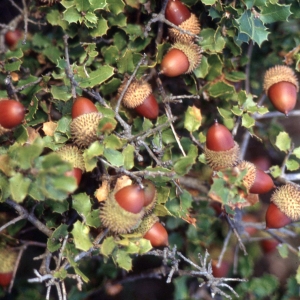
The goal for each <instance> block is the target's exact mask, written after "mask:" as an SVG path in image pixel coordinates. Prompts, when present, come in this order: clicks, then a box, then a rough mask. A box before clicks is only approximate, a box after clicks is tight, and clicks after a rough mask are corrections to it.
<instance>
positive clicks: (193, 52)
mask: <svg viewBox="0 0 300 300" xmlns="http://www.w3.org/2000/svg"><path fill="white" fill-rule="evenodd" d="M165 17H166V19H167V20H168V21H170V22H171V23H173V24H175V25H177V26H178V27H180V29H181V30H183V31H188V32H190V33H192V34H193V35H190V34H187V33H184V32H181V31H180V30H178V29H176V28H170V29H169V36H170V38H171V40H172V41H173V42H174V44H173V45H172V47H171V48H170V50H169V51H168V53H167V54H166V55H165V56H164V57H163V59H162V62H161V71H160V73H161V74H164V75H165V76H168V77H176V76H179V75H182V74H188V73H191V72H192V71H193V70H195V68H196V67H197V66H198V65H199V64H200V61H201V48H200V47H199V46H198V45H197V44H195V43H194V41H195V35H198V34H199V33H200V31H201V28H200V23H199V20H198V18H197V17H196V16H195V15H194V14H193V13H191V12H190V11H189V9H188V8H187V7H186V6H185V5H184V4H183V3H182V2H181V1H179V0H169V1H168V3H167V7H166V12H165Z"/></svg>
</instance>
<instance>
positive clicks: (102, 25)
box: [90, 18, 108, 38]
mask: <svg viewBox="0 0 300 300" xmlns="http://www.w3.org/2000/svg"><path fill="white" fill-rule="evenodd" d="M107 30H108V25H107V20H105V19H104V18H99V19H98V22H97V25H96V27H95V28H93V29H92V30H90V35H91V36H92V37H94V38H95V37H100V36H103V35H104V34H106V32H107Z"/></svg>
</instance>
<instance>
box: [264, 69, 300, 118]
mask: <svg viewBox="0 0 300 300" xmlns="http://www.w3.org/2000/svg"><path fill="white" fill-rule="evenodd" d="M264 90H265V92H266V94H267V95H268V97H269V99H270V100H271V102H272V104H273V105H274V107H275V108H276V109H277V110H278V111H280V112H282V113H284V114H285V115H288V113H289V112H290V111H291V110H292V109H293V108H294V107H295V105H296V102H297V92H298V91H299V85H298V80H297V77H296V75H295V73H294V71H293V70H292V69H291V68H290V67H288V66H275V67H272V68H270V69H269V70H267V72H266V74H265V77H264Z"/></svg>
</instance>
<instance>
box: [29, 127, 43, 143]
mask: <svg viewBox="0 0 300 300" xmlns="http://www.w3.org/2000/svg"><path fill="white" fill-rule="evenodd" d="M27 133H28V139H27V144H29V145H31V144H32V143H33V141H34V140H35V139H36V138H38V137H40V134H39V133H38V132H37V131H36V130H35V129H34V128H32V127H28V128H27Z"/></svg>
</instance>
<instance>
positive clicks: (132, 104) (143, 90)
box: [118, 79, 159, 120]
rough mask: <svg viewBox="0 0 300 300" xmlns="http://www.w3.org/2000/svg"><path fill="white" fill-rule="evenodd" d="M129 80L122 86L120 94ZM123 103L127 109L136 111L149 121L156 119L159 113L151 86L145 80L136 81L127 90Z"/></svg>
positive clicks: (119, 90)
mask: <svg viewBox="0 0 300 300" xmlns="http://www.w3.org/2000/svg"><path fill="white" fill-rule="evenodd" d="M126 84H127V80H124V82H123V83H122V84H121V86H120V87H119V89H118V94H119V96H120V94H121V93H122V91H123V90H124V88H125V86H126ZM122 103H123V104H124V106H125V107H128V108H130V109H134V110H135V111H136V112H137V113H138V114H139V115H141V116H143V117H145V118H147V119H151V120H152V119H156V118H157V116H158V113H159V107H158V103H157V101H156V98H155V97H154V95H153V94H152V88H151V85H150V84H149V83H147V82H145V81H143V80H136V79H134V80H133V81H132V82H131V84H130V85H129V87H128V89H127V90H126V92H125V94H124V97H123V99H122Z"/></svg>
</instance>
